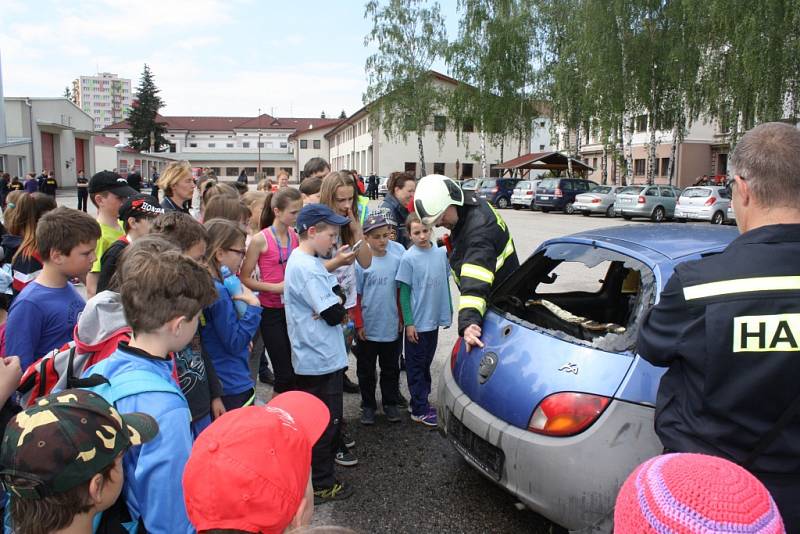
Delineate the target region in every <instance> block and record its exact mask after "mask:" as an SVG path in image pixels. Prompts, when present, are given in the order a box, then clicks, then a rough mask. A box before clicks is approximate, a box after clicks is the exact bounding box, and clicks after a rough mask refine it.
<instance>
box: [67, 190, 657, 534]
mask: <svg viewBox="0 0 800 534" xmlns="http://www.w3.org/2000/svg"><path fill="white" fill-rule="evenodd" d="M59 193H60V194H59V195H58V202H59V204H61V205H67V206H69V207H73V208H74V207H76V205H77V199H76V197H75V193H74V191H72V192H70V191H63V192H59ZM370 204H371V207H376V206H377V204H378V203H377V202H375V201H372V202H371V203H370ZM89 212H90V214H92V215H94V208H93V206H91V205H90V207H89ZM500 213H501V215H502V216H503V218H504V219H505V221H506V222H507V224H508V226H509V228H510V230H511V234H512V236H513V238H514V243H515V245H516V248H517V253H518V255H519V258H520V261H521V262H522V261H524V259H525V258H527V257H528V256H529V255H530V254H531V253H532V252H533V251H534V250H535V249H536V247H537V246H539V244H540V243H542V242H543V241H545V240H547V239H549V238H552V237H557V236H561V235H565V234H570V233H575V232H580V231H583V230H588V229H592V228H598V227H604V226H612V225H613V226H617V225H621V224H653V223H650V222H647V221H642V222H633V223H630V222H627V221H624V220H622V219H616V218H612V219H607V218H605V217H602V216H592V217H582V216H580V215H572V216H568V215H564V214H560V213H541V212H531V211H528V210H519V211H517V210H512V209H507V210H502V211H500ZM437 233H439V234H440V233H441V231H439V232H437ZM451 290H452V292H453V296H454V301H453V302H457V300H456V298H457V295H456V291H455V287H451ZM456 337H457V333H456V329H455V323H454V326H452V327H451V328H449V329H444V330H441V331H440V334H439V346H438V349H437V351H436V357H435V359H434V361H433V365H432V368H431V375H432V376H433V387H432V394H431V402H432V403H433V404H435V403H436V391H437V384H438V378H439V376H440V374H441V371H442V368H443V366H444V365H446V364H447V362H448V361H449V356H450V352H451V349H452V347H453V344H454V343H455V340H456ZM355 367H356V366H355V358H354V357H353V356H352V355H351V356H350V370H349V371H348V374H349V376H350V378H351V379H353V380H355V379H356V376H355ZM400 379H401V391H402V392H403V394H404V395H405V396H406V397H408V389H407V387H406V378H405V373H401V377H400ZM379 394H380V392H378V395H379ZM258 396H259V398H260V399H262V400H263V401H267V400H269V398H271V396H272V388H271V387H269V386H264V385H263V384H259V387H258ZM359 404H360V396H359V395H352V394H345V403H344V416H345V417H344V418H345V422H346V424H347V429H348V432H349V433H350V435H351V436H352V437H353V438H355V440H356V446H355V448H354V449H353V452H354V453H355V454H356V456H357V457H358V459H359V463H358V465H357V466H355V467H350V468H345V467H339V466H337V475H338V476H339V477H340V478H341V479H342V480H344V481H346V482H348V483H350V484H352V485H353V487H354V488H355V493H354V494H353V496H352V497H351V498H350V499H348V500H345V501H340V502H335V503H327V504H324V505H321V506H317V507H316V508H315V511H314V521H313V524H314V525H337V526H341V527H349V528H351V529H353V530H355V531H356V532H361V533H372V532H374V533H406V532H408V533H412V532H414V533H416V532H437V533H451V532H452V533H487V532H491V533H504V532H509V533H510V532H513V533H535V534H545V533H546V534H554V533H561V532H565V531H564V530H563V529H561V528H560V527H558V526H556V525H554V524H552V523H550V522H549V521H547V520H546V519H545V518H543V517H541V516H539V515H537V514H535V513H533V512H531V511H530V510H528V509H525V508H524V507H522V506H518V501H517V499H515V498H514V496H512V495H511V494H509V493H507V492H506V491H504V490H502V489H501V488H499V487H498V486H496V485H495V484H493V483H492V482H491V481H489V480H487V479H485V478H484V477H483V476H482V475H481V474H479V473H478V472H477V471H476V470H475V469H473V468H472V467H470V466H469V465H468V464H467V463H466V462H465V461H464V460H463V459H462V458H461V456H460V455H459V454H458V453H457V452H456V451H455V450H454V449H453V447H452V446H451V445H450V443H449V442H448V441H447V440H446V439H445V438H443V437H442V436H441V435H440V434H439V432H438V431H436V430H432V429H429V428H428V427H425V426H423V425H421V424H419V423H414V422H412V421H411V420H410V419H409V417H408V414H407V413H404V414H403V420H402V422H400V423H395V424H392V423H389V422H388V421H386V419H385V417H384V416H383V415H382V414H379V415H378V418H377V424H376V425H374V426H372V427H364V426H362V425H361V424H360V423H359V417H360V407H359ZM378 404H379V405H380V402H379V403H378Z"/></svg>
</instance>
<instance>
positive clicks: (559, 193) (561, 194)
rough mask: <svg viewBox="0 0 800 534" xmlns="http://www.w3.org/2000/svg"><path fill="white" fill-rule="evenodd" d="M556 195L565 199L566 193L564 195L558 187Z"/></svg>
mask: <svg viewBox="0 0 800 534" xmlns="http://www.w3.org/2000/svg"><path fill="white" fill-rule="evenodd" d="M555 195H556V196H557V197H563V196H564V193H562V192H561V189H560V188H558V187H556V193H555Z"/></svg>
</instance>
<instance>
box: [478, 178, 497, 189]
mask: <svg viewBox="0 0 800 534" xmlns="http://www.w3.org/2000/svg"><path fill="white" fill-rule="evenodd" d="M496 184H497V180H481V187H494V186H495V185H496Z"/></svg>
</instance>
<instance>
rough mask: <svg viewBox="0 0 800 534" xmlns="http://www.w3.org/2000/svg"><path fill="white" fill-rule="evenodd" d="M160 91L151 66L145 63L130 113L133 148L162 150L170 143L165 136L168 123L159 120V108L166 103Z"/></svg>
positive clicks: (131, 143)
mask: <svg viewBox="0 0 800 534" xmlns="http://www.w3.org/2000/svg"><path fill="white" fill-rule="evenodd" d="M159 92H160V90H159V89H158V88H157V87H156V84H155V81H154V77H153V74H152V72H150V67H148V66H147V65H146V64H145V66H144V70H143V71H142V79H141V81H140V82H139V87H137V88H136V95H135V96H134V102H133V106H132V108H131V112H130V115H128V124H129V128H128V131H129V132H130V134H131V138H130V140H129V141H128V144H129V145H130V146H131V148H134V149H136V150H148V149H151V150H153V151H154V152H160V151H161V149H162V147H164V146H166V145H167V144H168V141H167V140H166V138H165V137H164V134H165V133H166V132H167V127H166V124H165V123H163V122H160V121H159V120H158V117H159V115H158V110H159V109H161V107H162V106H163V105H164V101H163V100H162V99H161V97H160V96H158V93H159ZM151 145H152V146H151Z"/></svg>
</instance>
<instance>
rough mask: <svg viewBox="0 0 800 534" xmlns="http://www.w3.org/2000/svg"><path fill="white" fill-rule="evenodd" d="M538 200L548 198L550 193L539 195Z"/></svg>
mask: <svg viewBox="0 0 800 534" xmlns="http://www.w3.org/2000/svg"><path fill="white" fill-rule="evenodd" d="M539 200H550V195H539Z"/></svg>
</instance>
